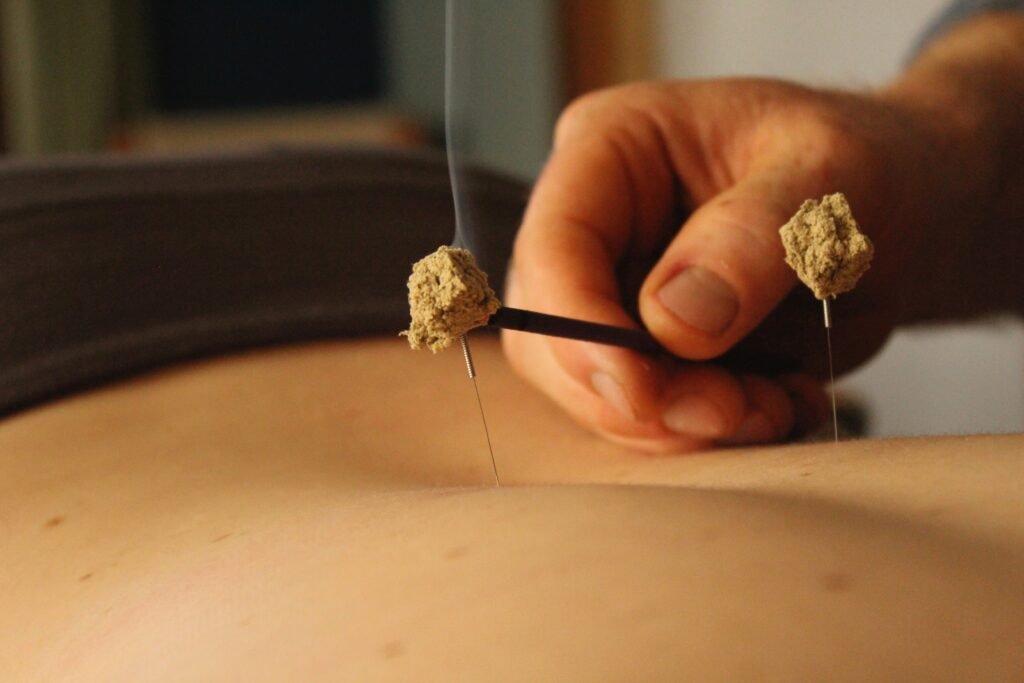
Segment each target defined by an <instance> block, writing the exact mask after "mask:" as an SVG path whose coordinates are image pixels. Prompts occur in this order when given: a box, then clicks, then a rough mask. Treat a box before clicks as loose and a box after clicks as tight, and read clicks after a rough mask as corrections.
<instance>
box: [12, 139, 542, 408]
mask: <svg viewBox="0 0 1024 683" xmlns="http://www.w3.org/2000/svg"><path fill="white" fill-rule="evenodd" d="M464 186H465V189H466V191H467V193H468V196H469V202H470V203H471V205H472V206H473V209H474V213H475V216H476V219H477V221H478V224H479V225H481V226H483V227H484V230H483V231H481V236H480V239H479V242H478V244H477V248H478V250H479V253H478V256H479V257H480V260H481V262H482V263H483V265H484V267H485V268H487V269H488V270H489V272H490V273H491V276H492V280H493V281H494V282H495V283H497V284H500V283H501V282H502V281H503V280H504V265H505V259H506V258H507V255H508V254H509V252H510V244H511V241H512V238H513V235H514V232H515V230H516V228H517V226H518V223H519V219H520V217H521V214H522V209H523V207H524V205H525V201H526V198H527V189H526V187H525V186H523V185H522V184H521V183H518V182H514V181H511V180H508V179H506V178H502V177H499V176H497V175H494V174H490V173H485V172H480V171H474V172H471V173H470V174H469V175H468V177H467V178H466V181H465V182H464ZM453 225H454V219H453V209H452V198H451V190H450V187H449V183H448V174H447V167H446V165H445V163H444V160H443V158H441V157H438V156H434V155H428V154H399V153H385V152H379V151H370V150H322V149H321V150H288V151H285V150H282V151H274V152H268V153H261V154H248V155H238V156H231V157H205V158H179V159H149V160H140V159H134V160H133V159H125V158H116V157H111V158H91V159H80V160H60V161H49V162H41V163H25V162H7V163H4V164H0V320H2V321H3V327H2V330H3V332H2V333H0V414H4V413H10V412H11V411H14V410H17V409H19V408H22V407H25V406H29V405H32V404H33V403H36V402H38V401H41V400H44V399H46V398H48V397H52V396H55V395H60V394H63V393H66V392H69V391H72V390H75V389H78V388H82V387H88V386H92V385H95V384H98V383H102V382H106V381H109V380H110V379H113V378H116V377H122V376H125V375H129V374H132V373H136V372H138V371H140V370H145V369H148V368H153V367H156V366H159V365H162V364H166V363H170V362H174V361H180V360H183V359H188V358H196V357H200V356H205V355H209V354H215V353H222V352H227V351H233V350H238V349H243V348H249V347H253V346H258V345H266V344H280V343H286V342H294V341H300V340H311V339H323V338H333V337H343V336H354V335H367V334H396V333H397V332H398V331H399V330H400V329H402V328H403V327H405V326H406V324H407V320H408V307H407V304H406V296H405V280H406V278H407V277H408V273H409V269H410V265H411V264H412V262H413V261H415V260H416V259H418V258H420V257H421V256H423V255H424V254H426V253H428V252H429V251H432V250H433V249H435V248H437V246H438V245H440V244H447V243H449V242H450V241H451V239H452V232H453Z"/></svg>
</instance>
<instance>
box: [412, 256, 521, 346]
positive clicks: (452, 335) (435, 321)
mask: <svg viewBox="0 0 1024 683" xmlns="http://www.w3.org/2000/svg"><path fill="white" fill-rule="evenodd" d="M500 307H501V302H500V301H498V297H497V296H496V295H495V293H494V290H493V289H491V288H490V287H489V286H488V284H487V273H485V272H483V271H482V270H480V268H479V266H477V264H476V259H474V258H473V254H471V253H470V252H469V251H468V250H466V249H459V248H457V247H440V248H439V249H438V250H437V251H435V252H434V253H432V254H430V255H428V256H425V257H424V258H422V259H420V260H419V261H417V262H416V264H415V265H414V266H413V267H412V275H410V276H409V315H410V317H411V318H412V322H411V323H410V325H409V329H408V330H406V331H405V332H402V333H401V334H402V335H404V336H406V337H408V338H409V346H411V347H412V348H414V349H422V348H428V349H430V350H431V351H433V352H434V353H437V352H438V351H443V350H444V349H446V348H448V347H449V346H451V345H452V344H453V343H454V342H455V341H456V340H457V339H458V338H459V337H461V336H462V335H464V334H465V333H466V332H469V331H470V330H472V329H473V328H475V327H481V326H483V325H486V324H487V321H488V319H489V318H490V317H491V316H492V315H493V314H494V313H495V311H497V310H498V309H499V308H500Z"/></svg>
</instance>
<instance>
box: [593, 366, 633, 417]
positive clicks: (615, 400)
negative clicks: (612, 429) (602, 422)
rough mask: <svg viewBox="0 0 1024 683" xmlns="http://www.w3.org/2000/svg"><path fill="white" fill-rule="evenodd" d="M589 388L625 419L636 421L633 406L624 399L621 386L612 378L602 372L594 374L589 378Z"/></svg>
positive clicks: (624, 394)
mask: <svg viewBox="0 0 1024 683" xmlns="http://www.w3.org/2000/svg"><path fill="white" fill-rule="evenodd" d="M590 386H592V387H593V388H594V391H596V392H597V394H598V395H599V396H600V397H601V398H603V399H604V400H605V401H608V403H610V404H611V405H612V407H613V408H615V409H616V410H617V411H619V412H620V413H622V414H623V415H624V416H625V417H628V418H629V419H631V420H635V419H636V411H635V410H633V405H632V404H631V403H630V402H629V399H628V398H626V392H625V390H624V389H623V388H622V385H621V384H619V383H618V382H616V381H615V378H614V377H612V376H611V375H609V374H608V373H607V372H604V371H598V372H595V373H594V374H592V375H591V376H590Z"/></svg>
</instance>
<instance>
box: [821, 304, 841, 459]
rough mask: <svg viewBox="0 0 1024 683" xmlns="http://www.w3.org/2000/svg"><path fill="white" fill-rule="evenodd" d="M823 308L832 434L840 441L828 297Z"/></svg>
mask: <svg viewBox="0 0 1024 683" xmlns="http://www.w3.org/2000/svg"><path fill="white" fill-rule="evenodd" d="M821 304H822V310H823V312H824V314H825V343H826V344H827V345H828V390H829V393H830V394H831V396H832V435H833V437H834V438H835V441H836V443H839V413H838V411H837V410H836V378H835V374H834V373H833V371H832V310H831V308H830V307H829V305H828V299H822V300H821Z"/></svg>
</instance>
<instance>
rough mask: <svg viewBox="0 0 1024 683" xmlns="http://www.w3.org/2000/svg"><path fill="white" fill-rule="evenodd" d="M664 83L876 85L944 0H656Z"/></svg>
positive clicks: (894, 67)
mask: <svg viewBox="0 0 1024 683" xmlns="http://www.w3.org/2000/svg"><path fill="white" fill-rule="evenodd" d="M654 1H655V3H656V5H657V7H658V10H657V15H656V16H658V17H659V21H658V22H657V26H658V29H659V31H660V34H659V35H658V37H657V38H658V44H659V48H660V55H659V61H660V67H661V71H662V72H663V74H664V75H666V76H723V75H733V76H735V75H740V74H743V75H764V76H777V77H783V78H793V79H797V80H802V81H812V82H817V83H828V84H842V85H857V84H867V83H880V82H882V81H883V80H884V79H886V78H888V77H889V76H891V75H893V74H894V73H896V70H897V68H898V67H899V64H900V63H901V62H902V60H903V59H905V57H906V56H907V54H908V52H909V50H910V48H911V45H912V44H913V42H914V39H915V38H916V37H917V36H918V35H919V34H920V32H921V31H922V29H923V28H924V27H925V26H926V25H927V24H928V22H929V21H931V20H932V19H933V18H934V17H935V16H936V15H937V14H938V13H939V12H940V11H941V9H942V8H943V7H944V6H945V5H946V4H947V0H828V1H827V2H813V1H809V0H728V1H722V0H654Z"/></svg>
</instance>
